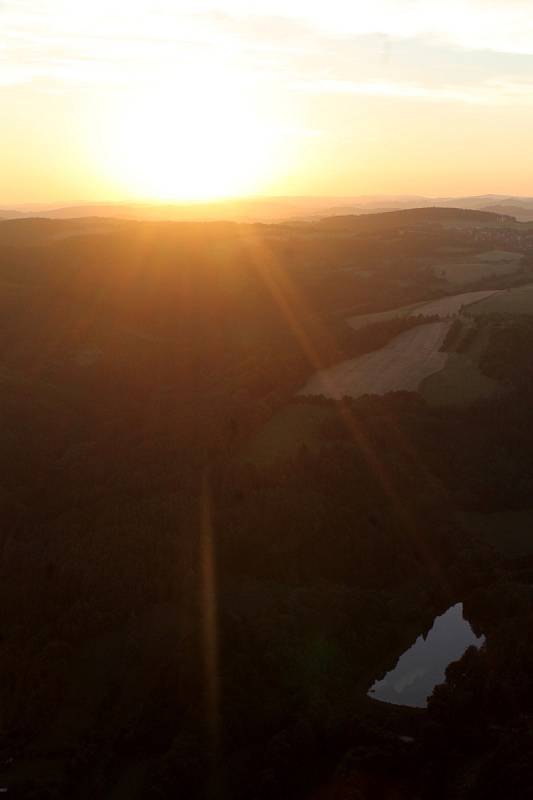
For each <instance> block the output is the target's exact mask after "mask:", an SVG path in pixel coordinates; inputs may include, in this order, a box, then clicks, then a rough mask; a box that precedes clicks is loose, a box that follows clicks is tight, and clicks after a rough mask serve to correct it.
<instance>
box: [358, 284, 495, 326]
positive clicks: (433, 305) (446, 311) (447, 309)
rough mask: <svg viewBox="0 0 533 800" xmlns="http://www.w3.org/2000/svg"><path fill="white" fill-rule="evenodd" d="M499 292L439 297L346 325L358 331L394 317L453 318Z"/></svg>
mask: <svg viewBox="0 0 533 800" xmlns="http://www.w3.org/2000/svg"><path fill="white" fill-rule="evenodd" d="M498 291H499V290H495V289H487V290H484V291H480V292H461V293H460V294H454V295H450V296H449V297H440V298H439V299H438V300H429V301H426V302H423V303H414V304H412V305H410V306H401V307H400V308H393V309H391V310H390V311H378V312H377V313H375V314H360V315H358V316H356V317H349V318H348V319H347V322H348V324H349V325H350V326H351V327H352V328H355V330H358V329H359V328H364V327H365V326H366V325H372V324H374V323H375V322H384V321H385V320H389V319H395V318H396V317H415V316H417V315H418V314H422V315H424V316H428V317H429V316H433V315H438V316H441V317H448V316H453V315H454V314H458V313H459V312H460V311H461V309H462V307H463V306H470V305H472V304H473V303H479V302H480V301H482V300H485V299H486V298H487V297H490V296H491V295H493V294H497V293H498Z"/></svg>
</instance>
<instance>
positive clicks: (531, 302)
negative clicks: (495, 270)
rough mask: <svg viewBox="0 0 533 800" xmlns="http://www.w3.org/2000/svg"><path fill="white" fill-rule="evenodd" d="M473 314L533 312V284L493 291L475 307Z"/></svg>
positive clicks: (470, 310) (472, 309)
mask: <svg viewBox="0 0 533 800" xmlns="http://www.w3.org/2000/svg"><path fill="white" fill-rule="evenodd" d="M468 313H471V314H475V315H478V314H533V284H527V285H526V286H517V287H516V288H515V289H506V290H505V291H501V292H497V293H493V295H492V297H488V298H487V299H485V300H483V301H482V302H480V303H476V305H475V306H474V307H472V308H471V309H470V308H469V309H468Z"/></svg>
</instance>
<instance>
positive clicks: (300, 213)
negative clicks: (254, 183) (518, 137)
mask: <svg viewBox="0 0 533 800" xmlns="http://www.w3.org/2000/svg"><path fill="white" fill-rule="evenodd" d="M434 206H436V207H442V208H465V209H471V210H478V211H489V212H494V213H497V214H509V215H511V216H514V217H516V219H517V220H518V221H521V222H528V221H533V197H516V196H508V195H498V194H486V195H478V196H472V197H468V196H467V197H423V196H419V195H361V196H354V197H256V198H240V199H235V200H220V201H213V202H208V203H167V204H161V203H127V202H124V203H120V202H118V203H80V204H76V205H64V206H63V205H61V206H60V205H53V206H50V207H46V206H44V205H43V204H35V205H32V204H26V205H24V206H16V207H14V208H4V209H2V208H0V219H25V218H26V219H27V218H34V217H46V218H50V219H72V218H78V217H115V218H122V219H138V220H169V221H171V220H172V221H180V220H184V221H186V220H197V221H209V220H220V219H223V220H235V221H239V222H274V221H281V220H287V219H313V218H316V217H328V216H339V215H341V216H342V215H347V214H373V213H379V212H382V211H396V210H402V209H409V208H429V207H434Z"/></svg>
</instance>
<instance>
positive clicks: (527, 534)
mask: <svg viewBox="0 0 533 800" xmlns="http://www.w3.org/2000/svg"><path fill="white" fill-rule="evenodd" d="M463 517H464V522H465V524H466V525H467V527H468V528H469V529H470V530H471V531H472V532H473V533H475V534H476V535H478V536H480V537H481V538H482V539H483V540H484V541H485V542H487V543H489V544H491V545H492V546H493V547H494V548H495V549H496V550H497V551H498V552H499V553H501V555H503V556H505V557H506V558H520V557H522V556H529V555H533V509H526V510H523V511H498V512H493V513H491V514H479V513H474V512H470V513H467V514H463Z"/></svg>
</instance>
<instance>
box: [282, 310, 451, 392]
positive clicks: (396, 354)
mask: <svg viewBox="0 0 533 800" xmlns="http://www.w3.org/2000/svg"><path fill="white" fill-rule="evenodd" d="M450 325H451V321H450V320H446V321H443V322H431V323H428V324H427V325H419V326H417V327H416V328H412V329H411V330H408V331H405V332H404V333H402V334H400V335H399V336H396V337H395V338H394V339H393V340H392V342H390V343H389V344H388V345H387V346H386V347H383V348H382V349H381V350H376V351H374V352H373V353H368V354H367V355H364V356H361V357H359V358H355V359H350V360H349V361H342V362H341V363H340V364H336V365H335V366H334V367H330V368H329V369H326V370H321V371H320V372H317V373H316V374H315V375H313V377H312V378H310V380H309V381H308V382H307V383H306V385H305V386H304V387H303V388H302V389H301V390H300V391H299V392H298V394H302V395H324V396H325V397H331V398H341V397H344V396H349V397H361V395H364V394H386V393H387V392H393V391H400V390H404V391H410V392H414V391H416V390H417V389H418V387H419V386H420V384H421V382H422V381H423V380H424V378H427V377H428V375H432V374H433V373H434V372H438V371H439V370H440V369H442V368H443V367H444V365H445V363H446V358H447V353H441V352H440V351H439V348H440V346H441V345H442V342H443V340H444V337H445V336H446V332H447V331H448V328H449V327H450Z"/></svg>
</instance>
